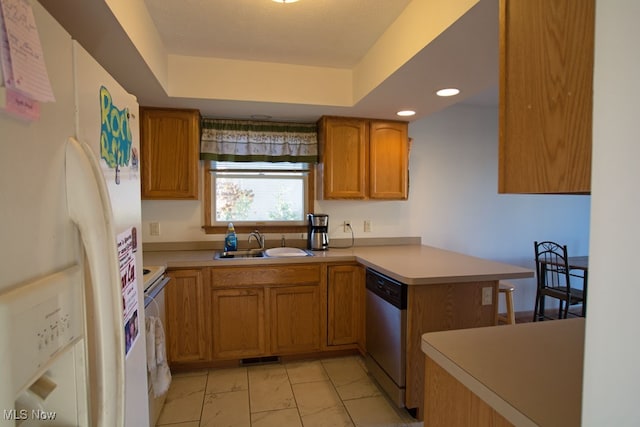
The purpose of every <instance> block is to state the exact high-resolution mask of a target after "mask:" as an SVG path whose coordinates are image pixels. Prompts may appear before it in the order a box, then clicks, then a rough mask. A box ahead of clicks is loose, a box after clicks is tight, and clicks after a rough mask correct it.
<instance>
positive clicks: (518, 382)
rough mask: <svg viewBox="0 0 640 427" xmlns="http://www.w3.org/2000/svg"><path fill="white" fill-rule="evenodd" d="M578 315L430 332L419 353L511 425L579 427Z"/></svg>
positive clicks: (580, 360)
mask: <svg viewBox="0 0 640 427" xmlns="http://www.w3.org/2000/svg"><path fill="white" fill-rule="evenodd" d="M584 327H585V322H584V318H577V319H566V320H553V321H545V322H535V323H522V324H518V325H512V326H493V327H487V328H475V329H462V330H455V331H443V332H432V333H427V334H424V335H423V336H422V351H423V352H424V353H425V354H426V355H427V356H428V357H430V358H431V359H433V360H434V361H435V362H436V363H437V364H438V365H440V366H441V367H442V368H444V369H445V370H446V371H447V372H448V373H449V374H451V375H452V376H453V377H455V378H456V379H457V380H458V381H460V382H461V383H462V384H463V385H464V386H465V387H467V388H468V389H469V390H471V391H472V392H473V393H475V394H476V395H477V396H478V397H480V398H481V399H482V400H483V401H484V402H486V403H487V404H488V405H489V406H491V407H492V408H494V409H495V410H496V411H497V412H498V413H500V414H501V415H502V416H503V417H505V418H506V419H507V420H509V421H510V422H511V423H513V424H514V425H517V426H535V425H540V426H563V427H569V426H579V425H580V416H581V408H582V367H583V355H584Z"/></svg>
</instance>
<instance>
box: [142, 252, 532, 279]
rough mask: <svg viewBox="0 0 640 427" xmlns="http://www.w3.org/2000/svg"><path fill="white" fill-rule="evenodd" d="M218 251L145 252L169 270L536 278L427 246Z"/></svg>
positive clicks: (146, 259) (520, 270)
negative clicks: (318, 268)
mask: <svg viewBox="0 0 640 427" xmlns="http://www.w3.org/2000/svg"><path fill="white" fill-rule="evenodd" d="M214 255H215V251H213V250H200V251H157V252H150V251H145V252H144V263H145V264H146V265H165V266H166V267H168V268H172V267H174V268H185V267H221V266H228V267H231V266H252V265H265V264H292V263H296V264H297V263H310V262H349V261H357V262H359V263H361V264H363V265H365V266H367V267H371V268H373V269H375V270H377V271H379V272H380V273H382V274H385V275H387V276H389V277H392V278H394V279H396V280H399V281H400V282H402V283H406V284H408V285H425V284H435V283H439V284H442V283H463V282H474V281H490V280H502V279H518V278H526V277H533V271H531V270H529V269H526V268H522V267H518V266H513V265H510V264H505V263H500V262H495V261H489V260H486V259H482V258H477V257H472V256H468V255H463V254H460V253H456V252H451V251H446V250H443V249H438V248H435V247H432V246H425V245H393V246H362V247H357V246H356V247H353V248H350V249H329V250H327V251H315V252H313V255H314V256H309V257H291V258H251V259H243V260H215V259H214Z"/></svg>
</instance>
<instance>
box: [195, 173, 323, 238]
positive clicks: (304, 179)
mask: <svg viewBox="0 0 640 427" xmlns="http://www.w3.org/2000/svg"><path fill="white" fill-rule="evenodd" d="M204 169H205V177H204V178H205V190H204V191H205V195H204V198H205V226H204V229H205V231H206V232H207V233H208V234H219V233H222V232H225V231H226V229H227V224H228V223H229V222H233V224H234V227H235V228H236V231H239V232H249V231H252V230H253V229H256V228H258V229H260V231H263V232H267V233H268V232H283V233H284V232H300V231H304V230H306V215H307V213H309V212H313V199H314V196H313V194H314V192H313V165H312V164H309V163H289V162H278V163H271V162H226V161H208V162H206V167H205V168H204Z"/></svg>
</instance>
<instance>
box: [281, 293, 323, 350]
mask: <svg viewBox="0 0 640 427" xmlns="http://www.w3.org/2000/svg"><path fill="white" fill-rule="evenodd" d="M319 289H320V288H319V286H317V285H316V286H288V287H282V288H271V289H270V290H269V298H270V306H271V352H272V353H273V354H285V353H304V352H312V351H318V350H319V349H320V291H319Z"/></svg>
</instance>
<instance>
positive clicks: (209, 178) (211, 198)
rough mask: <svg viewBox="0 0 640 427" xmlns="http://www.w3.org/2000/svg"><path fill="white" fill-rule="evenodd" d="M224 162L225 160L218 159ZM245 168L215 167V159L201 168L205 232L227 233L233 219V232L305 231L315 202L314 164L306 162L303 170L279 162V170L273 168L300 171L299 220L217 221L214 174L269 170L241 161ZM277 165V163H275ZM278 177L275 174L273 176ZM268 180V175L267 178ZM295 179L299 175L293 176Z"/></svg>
mask: <svg viewBox="0 0 640 427" xmlns="http://www.w3.org/2000/svg"><path fill="white" fill-rule="evenodd" d="M221 163H223V164H224V163H226V162H221ZM244 164H246V167H244V168H242V169H238V170H237V173H235V172H236V170H235V169H217V168H216V162H215V161H206V162H205V168H204V179H205V190H204V191H205V197H204V199H205V200H204V205H205V209H204V210H205V218H204V226H203V228H204V229H205V232H206V233H208V234H221V233H224V232H226V228H227V224H228V223H229V222H233V224H234V227H235V228H236V231H239V232H249V231H251V230H253V229H256V228H257V229H260V231H264V232H270V231H271V232H300V231H306V227H307V221H306V218H305V215H306V213H309V212H313V201H314V175H315V174H314V165H313V164H309V163H305V164H304V165H305V168H304V169H293V168H291V167H288V165H287V164H283V165H282V169H277V168H274V170H273V171H274V172H303V177H302V181H303V188H304V200H303V206H304V207H303V218H302V219H301V220H299V221H241V220H224V221H216V218H215V217H216V206H215V201H216V195H215V188H216V186H215V180H216V177H217V176H229V177H233V176H234V175H236V176H240V175H242V174H244V173H265V172H266V173H268V170H264V169H256V168H255V167H252V163H251V162H244ZM274 165H277V163H274ZM276 178H279V179H281V177H274V179H276ZM266 179H269V178H266ZM296 179H298V178H296Z"/></svg>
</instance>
